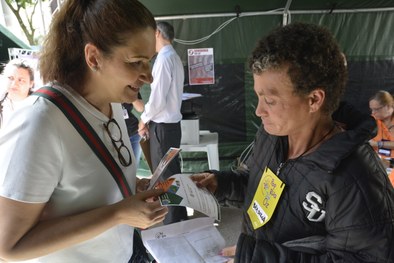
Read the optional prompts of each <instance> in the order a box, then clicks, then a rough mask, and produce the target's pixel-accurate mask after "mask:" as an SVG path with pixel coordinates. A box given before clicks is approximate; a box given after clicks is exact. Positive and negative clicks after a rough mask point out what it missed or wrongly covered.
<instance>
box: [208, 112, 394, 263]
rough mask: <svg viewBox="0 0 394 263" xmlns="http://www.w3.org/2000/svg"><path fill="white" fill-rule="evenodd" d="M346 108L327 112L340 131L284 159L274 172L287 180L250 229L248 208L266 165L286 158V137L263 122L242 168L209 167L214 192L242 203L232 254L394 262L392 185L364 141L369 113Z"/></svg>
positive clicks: (241, 258) (371, 126) (248, 258)
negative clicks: (269, 211)
mask: <svg viewBox="0 0 394 263" xmlns="http://www.w3.org/2000/svg"><path fill="white" fill-rule="evenodd" d="M345 112H346V114H342V113H343V111H341V112H338V113H336V114H335V115H333V117H334V118H335V119H336V120H339V121H340V122H345V123H346V124H348V127H347V130H346V131H345V132H342V133H339V134H336V135H334V136H333V137H332V138H330V139H329V140H327V141H325V142H324V143H323V144H322V145H320V146H319V148H318V149H317V150H315V151H314V152H313V153H311V154H308V155H305V156H302V157H300V158H297V159H296V160H288V161H287V162H285V164H284V165H283V166H282V168H281V170H280V173H279V175H278V177H279V178H280V179H281V180H282V181H283V182H284V183H285V184H286V186H285V188H284V190H283V193H282V196H281V198H280V201H279V203H278V205H277V208H276V210H275V212H274V214H273V216H272V218H271V219H270V221H268V223H267V224H265V225H264V226H262V227H260V228H258V229H256V230H254V229H253V227H252V225H251V222H250V220H249V217H248V214H247V213H246V211H247V209H248V208H249V206H250V204H251V202H252V200H253V197H254V195H255V192H256V189H257V186H258V184H259V181H260V179H261V176H262V173H263V170H264V169H265V167H269V168H270V169H271V170H272V171H274V172H276V171H277V168H278V166H279V164H280V163H281V162H283V160H285V158H284V157H285V156H287V149H288V143H287V137H278V136H272V135H269V134H267V133H266V132H265V131H264V128H263V127H261V128H260V129H259V131H258V132H257V135H256V139H255V143H254V148H253V152H252V154H251V156H250V157H249V158H248V160H247V162H246V164H247V167H248V168H247V169H244V170H242V169H240V170H236V171H233V172H217V171H215V174H216V176H217V179H218V185H219V188H218V189H217V191H216V193H215V195H216V197H217V198H218V200H219V201H222V202H227V203H230V204H232V205H237V204H242V205H243V207H244V212H243V231H242V233H241V236H240V238H239V240H238V244H237V251H236V258H235V261H236V262H241V263H244V262H245V263H246V262H256V263H257V262H259V263H264V262H394V239H393V234H394V189H393V187H392V185H391V184H390V182H389V180H388V178H387V174H386V171H385V169H384V167H383V166H382V164H381V162H380V160H379V159H378V156H377V155H376V153H375V152H374V151H373V149H372V148H371V147H370V146H369V144H368V143H367V142H368V140H369V139H371V138H373V137H374V136H375V133H376V124H375V120H374V119H373V118H372V117H370V116H368V115H361V114H360V113H358V112H356V111H354V112H352V111H348V110H347V111H345ZM308 200H309V201H308ZM308 217H309V219H308Z"/></svg>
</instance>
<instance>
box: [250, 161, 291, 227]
mask: <svg viewBox="0 0 394 263" xmlns="http://www.w3.org/2000/svg"><path fill="white" fill-rule="evenodd" d="M284 187H285V184H284V183H283V182H282V181H281V180H280V179H279V178H278V177H277V176H276V175H275V174H274V173H273V172H272V171H271V170H270V169H269V168H268V167H266V168H265V170H264V173H263V176H262V177H261V180H260V183H259V186H258V187H257V190H256V193H255V194H254V197H253V201H252V203H251V204H250V207H249V209H248V215H249V218H250V221H251V222H252V225H253V228H254V229H257V228H259V227H262V226H263V225H265V224H266V223H267V222H268V221H269V220H270V219H271V217H272V215H273V214H274V211H275V208H276V205H277V204H278V201H279V198H280V196H281V195H282V191H283V188H284Z"/></svg>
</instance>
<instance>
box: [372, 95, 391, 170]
mask: <svg viewBox="0 0 394 263" xmlns="http://www.w3.org/2000/svg"><path fill="white" fill-rule="evenodd" d="M369 108H370V110H371V114H372V116H373V117H374V118H375V120H376V124H377V127H378V133H377V135H376V137H375V138H373V139H372V140H370V142H369V143H370V144H371V146H372V147H373V148H374V149H375V151H376V152H377V153H378V154H379V156H380V157H381V158H382V160H390V159H391V158H394V99H393V96H392V95H391V94H390V93H389V92H388V91H385V90H379V91H378V92H377V93H376V94H375V95H373V96H372V97H371V98H370V99H369ZM386 163H387V162H386Z"/></svg>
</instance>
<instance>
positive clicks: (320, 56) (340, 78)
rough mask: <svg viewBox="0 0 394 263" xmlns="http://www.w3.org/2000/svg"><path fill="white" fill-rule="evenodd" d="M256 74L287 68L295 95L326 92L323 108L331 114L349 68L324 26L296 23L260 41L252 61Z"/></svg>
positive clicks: (336, 104) (275, 31)
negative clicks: (319, 91) (321, 90)
mask: <svg viewBox="0 0 394 263" xmlns="http://www.w3.org/2000/svg"><path fill="white" fill-rule="evenodd" d="M249 67H250V69H251V70H252V71H253V73H254V74H261V73H262V72H263V71H265V70H269V69H282V68H285V67H288V72H287V74H288V75H289V77H290V79H291V82H292V84H293V86H294V90H295V93H296V94H308V93H310V92H311V91H313V90H314V89H316V88H321V89H323V90H324V91H325V95H326V99H325V102H324V105H323V107H322V109H323V110H324V111H326V112H328V113H332V112H333V111H334V110H336V108H337V107H338V105H339V101H340V99H341V97H342V95H343V93H344V91H345V86H346V81H347V69H346V65H345V59H344V55H343V53H342V52H341V51H340V49H339V45H338V43H337V41H336V40H335V38H334V37H333V35H332V34H331V33H330V32H329V31H328V30H327V29H325V28H324V27H322V26H318V25H313V24H306V23H299V22H297V23H294V24H290V25H287V26H284V27H280V28H278V29H275V30H274V31H273V32H271V33H270V34H269V35H268V36H266V37H264V38H263V39H261V40H260V41H259V42H258V45H257V47H256V48H255V50H254V51H253V53H252V56H251V58H250V60H249Z"/></svg>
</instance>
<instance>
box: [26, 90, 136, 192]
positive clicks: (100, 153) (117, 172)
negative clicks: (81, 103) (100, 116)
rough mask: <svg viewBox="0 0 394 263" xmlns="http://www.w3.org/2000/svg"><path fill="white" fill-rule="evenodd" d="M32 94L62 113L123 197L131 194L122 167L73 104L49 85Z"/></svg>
mask: <svg viewBox="0 0 394 263" xmlns="http://www.w3.org/2000/svg"><path fill="white" fill-rule="evenodd" d="M33 95H37V96H40V97H44V98H46V99H48V100H49V101H51V102H52V103H53V104H55V105H56V106H57V107H58V108H59V109H60V110H61V111H62V112H63V113H64V115H65V116H66V117H67V118H68V120H69V121H70V122H71V124H72V125H73V126H74V127H75V129H76V130H77V131H78V132H79V134H80V135H81V136H82V138H84V140H85V141H86V142H87V144H88V145H89V147H90V148H91V149H92V151H93V152H94V153H95V154H96V156H97V157H98V158H99V159H100V161H101V162H102V163H103V164H104V165H105V167H106V168H107V169H108V171H109V172H110V173H111V175H112V177H113V178H114V180H115V181H116V183H117V185H118V187H119V189H120V191H121V193H122V195H123V197H128V196H130V195H132V192H131V189H130V186H129V184H128V183H127V180H126V178H125V176H124V174H123V172H122V169H121V168H120V167H119V165H118V164H117V163H116V161H115V159H114V158H113V156H112V155H111V153H110V152H109V151H108V149H107V147H106V146H105V144H104V143H103V142H102V140H101V139H100V137H99V136H98V135H97V133H96V131H95V130H94V129H93V128H92V126H91V125H90V124H89V122H88V121H87V120H86V119H85V117H83V115H82V114H81V113H80V112H79V110H78V109H77V108H76V107H75V106H74V104H73V103H72V102H71V101H70V100H69V99H68V98H67V97H66V96H64V95H63V93H61V92H60V91H58V90H57V89H54V88H53V87H49V86H46V87H42V88H40V89H39V90H37V91H36V92H34V93H33Z"/></svg>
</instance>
